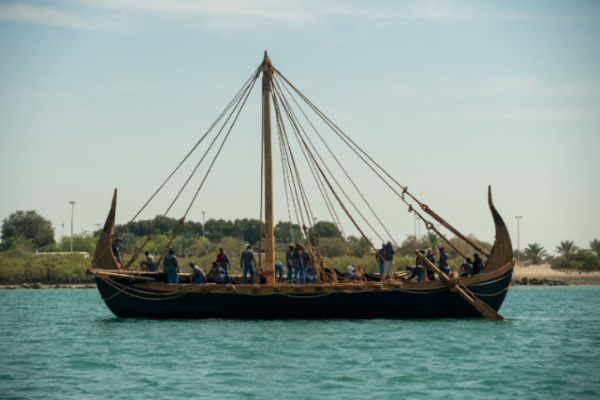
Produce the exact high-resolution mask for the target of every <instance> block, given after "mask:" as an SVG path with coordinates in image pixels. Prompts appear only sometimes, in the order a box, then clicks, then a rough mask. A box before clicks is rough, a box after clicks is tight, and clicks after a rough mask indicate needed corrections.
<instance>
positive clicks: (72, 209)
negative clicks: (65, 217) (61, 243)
mask: <svg viewBox="0 0 600 400" xmlns="http://www.w3.org/2000/svg"><path fill="white" fill-rule="evenodd" d="M69 204H70V205H71V253H72V252H73V214H74V213H75V202H74V201H70V202H69Z"/></svg>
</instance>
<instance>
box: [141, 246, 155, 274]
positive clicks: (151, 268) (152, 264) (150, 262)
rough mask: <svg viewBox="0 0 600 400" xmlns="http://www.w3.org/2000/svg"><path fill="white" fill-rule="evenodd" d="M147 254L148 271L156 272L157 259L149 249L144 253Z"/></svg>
mask: <svg viewBox="0 0 600 400" xmlns="http://www.w3.org/2000/svg"><path fill="white" fill-rule="evenodd" d="M144 254H145V255H146V265H147V266H148V272H156V261H154V257H152V255H151V254H150V252H149V251H146V252H145V253H144Z"/></svg>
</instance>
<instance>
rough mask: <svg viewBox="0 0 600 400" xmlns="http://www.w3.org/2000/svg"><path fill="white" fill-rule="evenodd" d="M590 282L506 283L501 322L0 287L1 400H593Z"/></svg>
mask: <svg viewBox="0 0 600 400" xmlns="http://www.w3.org/2000/svg"><path fill="white" fill-rule="evenodd" d="M599 306H600V287H590V286H588V287H514V288H511V289H510V291H509V293H508V296H507V299H506V301H505V303H504V307H503V308H502V310H501V313H502V314H503V315H504V316H505V317H506V320H505V321H500V322H491V321H486V320H482V319H468V320H404V321H403V320H360V321H347V320H325V321H309V320H299V321H260V320H255V321H239V320H205V321H187V320H171V321H154V320H142V319H137V320H133V319H131V320H125V319H118V318H116V317H114V316H113V314H112V313H111V312H110V311H109V310H108V308H106V306H105V305H104V303H103V301H102V300H101V299H100V295H99V294H98V292H97V291H96V290H89V289H88V290H84V289H82V290H2V291H1V292H0V335H1V339H0V398H2V399H10V398H27V399H38V398H39V399H97V398H103V399H150V398H151V399H179V398H207V399H244V398H250V399H325V398H330V399H357V398H360V399H400V398H407V399H430V398H443V399H485V398H489V399H501V398H506V399H513V398H523V399H546V398H548V399H550V398H552V399H575V398H594V399H598V398H600V313H599V312H598V307H599Z"/></svg>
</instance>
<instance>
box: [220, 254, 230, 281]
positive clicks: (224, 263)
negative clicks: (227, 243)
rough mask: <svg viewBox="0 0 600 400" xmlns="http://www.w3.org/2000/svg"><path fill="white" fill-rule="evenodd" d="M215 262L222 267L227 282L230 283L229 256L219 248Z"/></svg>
mask: <svg viewBox="0 0 600 400" xmlns="http://www.w3.org/2000/svg"><path fill="white" fill-rule="evenodd" d="M217 262H218V263H219V265H220V266H221V268H223V271H225V278H227V282H228V283H231V278H230V277H229V267H231V263H230V262H229V256H228V255H227V253H225V251H224V250H223V249H222V248H220V249H219V254H217Z"/></svg>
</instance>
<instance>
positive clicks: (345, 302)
mask: <svg viewBox="0 0 600 400" xmlns="http://www.w3.org/2000/svg"><path fill="white" fill-rule="evenodd" d="M512 271H513V270H512V268H511V269H510V270H509V271H508V272H506V273H505V274H503V275H501V276H500V277H498V276H496V277H494V278H493V279H490V280H489V281H483V282H480V283H476V284H473V285H468V287H469V289H470V290H471V291H472V292H473V293H474V294H476V295H477V297H478V298H479V299H481V300H482V301H484V302H485V303H487V304H488V305H489V306H490V307H492V308H493V309H494V310H496V311H498V310H500V307H501V306H502V303H503V302H504V298H505V297H506V293H507V290H506V289H507V288H508V286H509V285H510V281H511V278H512ZM96 282H97V284H98V290H99V291H100V294H101V296H102V298H103V299H106V300H105V302H106V305H107V306H108V308H110V310H111V311H112V312H113V313H114V314H115V315H116V316H117V317H120V318H139V317H143V318H157V319H166V318H187V319H205V318H236V319H291V318H302V319H324V318H327V319H334V318H342V319H371V318H393V319H403V318H480V317H481V314H480V313H479V312H477V310H475V309H474V308H473V307H472V306H471V305H469V304H468V303H467V302H466V301H465V300H464V299H462V298H461V297H460V296H459V295H458V294H457V293H453V292H451V291H450V288H449V287H443V288H436V289H429V290H417V289H395V290H389V291H380V292H377V291H363V292H360V291H358V292H344V291H340V292H330V293H320V294H314V293H311V294H302V293H293V294H292V293H285V294H284V293H269V294H261V295H253V294H244V293H238V292H234V293H224V292H208V293H201V292H194V293H186V294H185V295H183V296H181V297H177V298H172V299H169V300H164V299H162V297H164V293H165V292H161V291H156V290H154V291H152V290H148V289H145V290H144V291H145V292H147V293H146V294H144V295H143V297H144V298H143V299H142V298H138V297H135V296H136V292H135V291H131V292H130V289H129V288H127V287H126V288H125V289H124V290H123V291H122V292H121V293H119V294H117V293H118V292H119V291H120V290H121V289H116V288H114V287H113V286H111V285H109V284H107V283H106V282H105V281H104V280H103V279H102V278H99V277H97V278H96ZM119 283H120V284H125V285H126V284H127V280H126V279H123V280H122V281H120V282H119ZM148 292H150V293H156V294H148ZM150 299H156V300H150Z"/></svg>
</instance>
